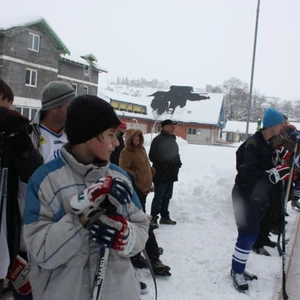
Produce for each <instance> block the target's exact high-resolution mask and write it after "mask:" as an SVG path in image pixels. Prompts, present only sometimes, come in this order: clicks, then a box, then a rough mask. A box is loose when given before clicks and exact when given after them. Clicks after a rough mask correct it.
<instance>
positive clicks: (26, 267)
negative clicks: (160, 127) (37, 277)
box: [6, 255, 31, 296]
mask: <svg viewBox="0 0 300 300" xmlns="http://www.w3.org/2000/svg"><path fill="white" fill-rule="evenodd" d="M29 272H30V264H29V263H28V262H27V261H26V260H25V259H23V258H22V257H21V256H19V255H18V256H17V258H16V260H15V262H14V269H13V270H12V271H8V273H7V276H6V278H7V279H8V280H9V281H10V282H11V283H12V285H13V286H14V288H15V290H16V291H17V292H18V293H19V294H20V295H24V296H25V295H28V294H29V293H30V292H31V285H30V282H29Z"/></svg>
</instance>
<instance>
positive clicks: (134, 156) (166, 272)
mask: <svg viewBox="0 0 300 300" xmlns="http://www.w3.org/2000/svg"><path fill="white" fill-rule="evenodd" d="M143 145H144V136H143V133H142V131H141V130H139V129H128V130H127V131H126V133H125V148H124V149H123V150H122V151H121V153H120V159H119V166H120V167H121V168H122V169H123V170H124V171H126V172H127V173H128V174H129V175H131V177H132V179H133V187H134V188H135V190H136V192H137V194H138V196H139V198H140V201H141V204H142V206H143V209H144V211H145V204H146V197H147V195H148V194H149V193H150V192H153V190H154V189H153V186H152V177H153V175H154V173H155V169H154V168H152V167H151V166H150V162H149V160H148V156H147V153H146V150H145V148H144V146H143ZM153 230H154V228H152V227H151V226H150V227H149V232H148V233H149V239H148V241H147V243H146V252H147V255H148V257H149V259H150V262H151V265H152V269H153V272H154V274H155V275H160V276H170V275H171V273H170V269H171V268H170V267H169V266H167V265H165V264H163V263H162V261H161V260H160V259H159V256H160V254H161V253H162V251H163V250H162V248H160V247H158V244H157V241H156V237H155V235H154V232H153ZM131 262H132V264H133V266H134V267H136V268H144V267H146V262H145V261H144V259H143V258H142V256H141V255H140V254H138V255H135V256H133V257H131Z"/></svg>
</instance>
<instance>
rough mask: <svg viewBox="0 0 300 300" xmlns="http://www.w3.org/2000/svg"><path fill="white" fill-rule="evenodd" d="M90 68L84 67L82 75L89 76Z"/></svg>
mask: <svg viewBox="0 0 300 300" xmlns="http://www.w3.org/2000/svg"><path fill="white" fill-rule="evenodd" d="M89 71H90V67H89V66H84V75H87V76H88V75H89V74H90V72H89Z"/></svg>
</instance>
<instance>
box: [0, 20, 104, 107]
mask: <svg viewBox="0 0 300 300" xmlns="http://www.w3.org/2000/svg"><path fill="white" fill-rule="evenodd" d="M30 33H33V34H36V35H38V36H39V37H40V43H39V51H32V50H30V49H28V48H29V44H30V40H31V35H30ZM0 55H2V58H0V60H1V63H0V75H1V78H2V79H3V80H4V81H5V82H6V83H7V84H8V85H9V86H10V87H11V88H12V90H13V91H14V94H15V96H17V97H20V102H21V101H22V100H21V98H22V99H25V98H28V99H40V98H41V93H42V90H43V88H44V86H45V85H46V84H47V83H49V82H51V81H54V80H62V81H65V82H68V83H70V84H72V83H76V86H77V94H78V95H81V94H84V87H85V86H86V87H87V88H88V93H89V94H92V95H97V90H98V86H97V84H98V75H99V72H98V70H97V69H96V68H93V70H92V76H91V78H90V76H85V75H84V67H83V65H79V64H76V63H74V62H73V63H72V62H65V61H63V60H62V59H61V57H60V53H59V51H58V50H57V48H56V46H55V45H54V44H53V42H52V41H51V40H50V39H49V38H48V36H47V35H46V34H45V32H44V31H43V30H42V29H41V28H40V26H39V25H33V26H28V27H26V28H17V29H12V30H9V31H8V32H6V33H5V34H4V35H1V36H0ZM26 69H31V70H34V71H37V85H36V86H28V85H26V84H25V78H26ZM73 79H74V80H73ZM76 80H77V81H76Z"/></svg>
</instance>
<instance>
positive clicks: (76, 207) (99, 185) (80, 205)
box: [70, 177, 112, 219]
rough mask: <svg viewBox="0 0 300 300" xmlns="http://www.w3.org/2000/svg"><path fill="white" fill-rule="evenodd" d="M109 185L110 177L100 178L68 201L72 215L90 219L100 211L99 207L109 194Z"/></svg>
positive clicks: (110, 182)
mask: <svg viewBox="0 0 300 300" xmlns="http://www.w3.org/2000/svg"><path fill="white" fill-rule="evenodd" d="M111 185H112V178H111V177H102V178H100V179H99V180H97V181H96V182H95V183H93V184H92V185H91V186H89V187H88V188H87V189H85V190H83V191H82V192H81V193H79V194H77V195H74V196H73V197H72V198H71V200H70V205H71V208H72V210H73V212H74V214H76V215H81V214H83V215H84V216H85V218H86V219H90V217H91V216H93V214H94V213H95V212H96V211H98V210H99V209H100V205H101V203H102V202H104V200H105V196H106V195H107V194H108V193H109V191H110V189H111Z"/></svg>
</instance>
